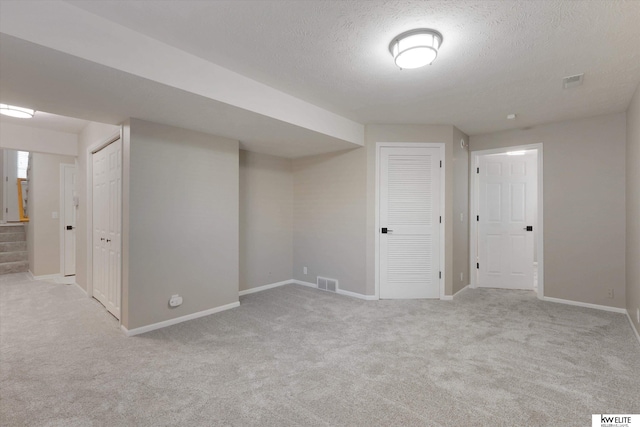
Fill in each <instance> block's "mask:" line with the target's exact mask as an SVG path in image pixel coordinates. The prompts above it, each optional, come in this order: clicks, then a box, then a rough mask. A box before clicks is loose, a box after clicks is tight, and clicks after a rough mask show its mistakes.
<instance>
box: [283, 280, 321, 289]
mask: <svg viewBox="0 0 640 427" xmlns="http://www.w3.org/2000/svg"><path fill="white" fill-rule="evenodd" d="M290 283H295V284H296V285H302V286H308V287H309V288H314V289H318V285H316V284H315V283H311V282H303V281H302V280H295V279H294V280H291V281H290Z"/></svg>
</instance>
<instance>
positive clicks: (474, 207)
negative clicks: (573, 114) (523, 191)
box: [469, 142, 545, 299]
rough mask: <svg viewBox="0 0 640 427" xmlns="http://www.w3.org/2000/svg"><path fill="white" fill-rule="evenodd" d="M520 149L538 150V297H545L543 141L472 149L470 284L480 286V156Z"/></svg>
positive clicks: (474, 286)
mask: <svg viewBox="0 0 640 427" xmlns="http://www.w3.org/2000/svg"><path fill="white" fill-rule="evenodd" d="M518 150H537V153H538V159H537V160H538V201H537V204H538V214H537V217H538V221H537V224H536V227H537V229H538V291H537V292H538V298H539V299H545V297H544V188H543V182H544V167H543V166H544V165H543V158H544V156H543V143H542V142H540V143H537V144H529V145H517V146H512V147H503V148H494V149H490V150H478V151H471V153H470V155H471V159H470V160H471V163H470V165H471V170H470V171H469V173H470V174H471V186H470V188H469V191H470V193H471V204H470V205H469V220H470V221H469V223H470V224H469V268H470V270H469V271H470V272H471V273H470V274H469V276H470V277H469V279H470V282H471V283H470V286H471V287H472V288H476V287H477V286H478V269H477V268H476V263H477V262H478V223H477V221H473V220H472V219H473V218H475V217H476V215H477V212H478V202H479V201H478V197H479V194H478V185H479V177H478V174H477V173H476V168H477V167H478V161H479V159H478V158H479V157H480V156H485V155H487V154H500V153H506V152H507V151H518Z"/></svg>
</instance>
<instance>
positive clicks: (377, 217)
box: [374, 142, 447, 299]
mask: <svg viewBox="0 0 640 427" xmlns="http://www.w3.org/2000/svg"><path fill="white" fill-rule="evenodd" d="M382 147H397V148H420V147H427V148H429V147H430V148H440V159H441V161H442V169H441V171H440V214H441V216H442V223H441V224H440V270H441V271H442V278H441V279H440V299H444V297H445V296H446V295H445V289H444V288H445V284H446V276H447V271H446V270H447V269H446V268H445V266H446V262H445V254H446V251H445V242H446V234H445V230H446V227H445V225H446V223H447V216H446V215H445V212H446V205H445V195H446V181H447V180H446V177H447V173H446V166H447V162H446V149H445V147H446V146H445V144H444V143H443V142H377V143H376V169H375V174H376V181H375V187H376V191H375V202H374V203H375V230H374V233H375V255H374V256H375V268H374V270H375V295H374V296H375V298H376V299H380V232H379V230H380V149H381V148H382Z"/></svg>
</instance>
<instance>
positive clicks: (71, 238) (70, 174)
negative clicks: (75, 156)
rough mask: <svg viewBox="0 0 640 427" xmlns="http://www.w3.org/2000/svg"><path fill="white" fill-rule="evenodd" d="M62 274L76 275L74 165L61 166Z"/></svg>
mask: <svg viewBox="0 0 640 427" xmlns="http://www.w3.org/2000/svg"><path fill="white" fill-rule="evenodd" d="M62 173H63V177H62V179H63V183H64V185H63V190H62V191H63V194H62V204H63V211H62V214H63V221H62V223H63V224H64V225H63V227H64V229H63V236H64V238H63V239H62V245H63V251H62V254H63V274H64V275H65V276H73V275H75V274H76V205H75V203H74V194H75V192H76V167H75V165H63V167H62Z"/></svg>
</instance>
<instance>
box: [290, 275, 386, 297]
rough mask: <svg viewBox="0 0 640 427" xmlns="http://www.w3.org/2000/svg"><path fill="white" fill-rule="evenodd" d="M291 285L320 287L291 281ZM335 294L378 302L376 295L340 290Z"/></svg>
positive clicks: (300, 281) (309, 283) (299, 281)
mask: <svg viewBox="0 0 640 427" xmlns="http://www.w3.org/2000/svg"><path fill="white" fill-rule="evenodd" d="M289 283H295V284H296V285H302V286H307V287H309V288H313V289H318V285H316V284H315V283H311V282H305V281H302V280H291V281H290V282H289ZM318 290H320V291H322V289H318ZM325 292H326V291H325ZM335 293H336V294H338V295H344V296H346V297H352V298H358V299H363V300H366V301H376V300H378V297H377V296H375V295H364V294H359V293H357V292H351V291H345V290H344V289H340V288H338V289H336V292H335Z"/></svg>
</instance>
